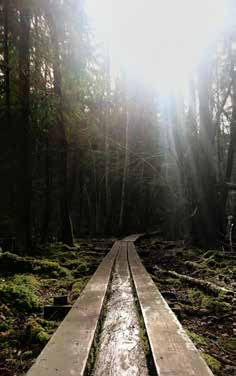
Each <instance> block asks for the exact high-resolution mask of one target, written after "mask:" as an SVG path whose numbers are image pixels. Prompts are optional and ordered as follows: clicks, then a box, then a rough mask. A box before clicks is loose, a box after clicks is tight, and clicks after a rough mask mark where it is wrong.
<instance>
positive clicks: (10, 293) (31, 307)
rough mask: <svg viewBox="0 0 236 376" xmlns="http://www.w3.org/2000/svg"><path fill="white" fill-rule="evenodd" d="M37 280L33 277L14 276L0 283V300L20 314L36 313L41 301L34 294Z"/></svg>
mask: <svg viewBox="0 0 236 376" xmlns="http://www.w3.org/2000/svg"><path fill="white" fill-rule="evenodd" d="M37 283H38V282H37V280H36V279H35V278H34V277H33V276H24V277H22V276H19V275H17V276H15V277H14V278H13V279H11V280H7V281H3V282H1V283H0V300H1V302H2V303H4V304H6V305H7V306H10V307H12V308H13V309H15V310H18V311H19V312H21V313H24V312H26V313H30V312H37V311H39V310H40V308H41V301H40V299H39V298H38V297H37V295H36V293H35V289H36V286H37Z"/></svg>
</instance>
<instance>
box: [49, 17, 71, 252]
mask: <svg viewBox="0 0 236 376" xmlns="http://www.w3.org/2000/svg"><path fill="white" fill-rule="evenodd" d="M46 17H47V20H48V26H49V28H50V32H51V41H52V48H53V74H54V94H55V98H56V107H57V115H56V116H57V119H56V120H57V138H58V144H59V169H60V187H61V192H60V216H61V218H60V219H61V231H60V239H61V241H62V242H63V243H65V244H67V245H70V246H73V231H72V223H71V219H70V214H69V204H68V177H67V163H68V143H67V138H66V127H65V121H64V114H63V97H62V88H61V87H62V83H61V70H60V55H59V50H60V48H59V42H58V36H57V30H56V26H55V23H54V20H53V16H52V14H51V12H50V11H48V12H47V14H46Z"/></svg>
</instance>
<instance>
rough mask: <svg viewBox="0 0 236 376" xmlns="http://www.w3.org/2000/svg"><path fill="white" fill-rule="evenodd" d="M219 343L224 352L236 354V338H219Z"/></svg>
mask: <svg viewBox="0 0 236 376" xmlns="http://www.w3.org/2000/svg"><path fill="white" fill-rule="evenodd" d="M217 342H218V343H219V345H220V346H221V347H222V348H223V349H224V350H226V351H229V352H232V353H235V352H236V338H234V337H222V338H219V339H218V341H217Z"/></svg>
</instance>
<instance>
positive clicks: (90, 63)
mask: <svg viewBox="0 0 236 376" xmlns="http://www.w3.org/2000/svg"><path fill="white" fill-rule="evenodd" d="M227 6H228V8H229V9H228V10H229V12H228V13H229V16H228V22H227V26H226V27H225V30H224V32H221V33H220V35H218V36H217V38H216V39H215V40H214V42H212V43H211V45H210V46H207V51H206V52H207V53H205V54H204V57H202V59H201V61H199V64H198V65H197V69H196V70H195V71H194V73H193V74H192V76H191V77H190V79H189V81H188V87H187V89H186V91H185V92H184V93H183V92H181V93H180V92H178V91H175V90H172V91H171V92H170V93H168V94H163V93H162V92H161V90H159V88H158V87H157V88H156V87H155V88H154V87H151V86H147V85H145V82H144V81H143V80H142V79H139V80H137V79H134V78H133V77H132V76H129V75H128V74H127V72H125V70H120V71H119V72H118V73H116V75H114V73H113V66H112V59H111V58H110V51H109V47H108V46H107V45H106V44H105V43H99V42H97V41H96V38H94V32H93V28H92V27H91V25H90V23H89V19H88V15H87V13H86V6H85V1H84V0H67V1H66V0H61V1H57V0H40V1H36V0H0V250H1V252H0V255H4V254H5V255H8V256H7V257H6V258H4V257H2V256H1V257H2V259H1V260H2V261H0V262H1V263H2V266H1V265H0V269H1V272H3V274H4V272H6V270H5V268H8V267H9V265H10V264H11V265H14V267H13V266H12V267H10V269H11V272H14V273H17V274H18V273H22V272H23V273H24V272H27V273H28V272H29V273H33V274H37V273H39V270H40V273H41V272H42V270H43V271H44V272H45V270H47V271H46V277H45V278H55V276H57V277H58V276H60V277H62V276H63V278H64V285H63V288H62V289H64V290H66V289H67V288H68V286H70V288H71V286H72V282H71V281H72V280H71V279H70V278H71V275H70V277H69V274H68V273H70V271H69V272H68V270H67V269H66V268H67V267H68V268H69V269H71V270H72V271H73V273H74V275H73V278H74V279H75V278H77V279H78V278H81V284H79V288H78V290H79V291H80V289H81V288H82V285H84V283H85V282H86V281H87V279H88V276H90V275H91V274H92V273H93V272H94V270H95V268H96V266H97V265H98V263H99V262H100V261H101V259H102V257H103V255H104V252H105V250H106V247H107V248H109V247H110V245H111V242H110V240H108V245H107V243H106V245H105V248H104V245H103V243H102V246H101V245H97V243H96V244H95V246H94V247H95V248H96V247H97V248H98V249H97V251H99V249H100V248H101V247H102V248H101V249H100V250H101V252H100V253H99V254H98V256H97V257H95V256H94V255H92V256H91V257H90V258H88V255H87V256H86V257H87V258H86V257H85V259H82V262H81V260H80V264H78V263H77V264H76V262H75V257H74V256H73V255H72V253H70V255H69V256H68V257H69V259H68V260H64V259H63V262H62V264H61V266H60V265H58V266H55V265H54V266H53V265H52V264H50V263H53V262H54V261H58V260H59V261H58V262H59V264H60V261H61V260H62V256H60V257H61V259H60V257H59V259H58V258H57V256H55V252H54V251H55V248H53V247H55V244H60V247H61V248H60V249H59V251H60V252H62V250H64V251H65V250H68V249H70V250H71V249H72V251H73V250H74V249H75V248H76V247H77V246H78V242H77V239H78V238H86V239H92V238H95V237H96V238H102V237H103V238H105V237H106V238H108V237H110V238H111V237H114V236H116V237H119V236H123V235H124V236H125V235H126V234H131V233H153V234H159V235H160V236H161V237H162V239H163V241H179V240H180V239H181V240H183V241H184V242H185V243H186V244H191V246H192V247H199V248H202V249H203V248H204V249H205V250H208V249H210V248H214V249H218V248H219V247H220V249H223V250H224V251H227V252H229V253H230V254H231V253H232V252H233V250H234V249H235V241H236V233H235V228H236V225H235V218H236V22H235V19H236V4H235V2H234V1H232V2H230V1H229V2H227ZM141 48H142V45H140V49H141ZM174 60H175V56H173V69H174V64H175V63H174ZM90 243H92V240H91V241H90ZM99 244H100V243H99ZM85 246H86V247H87V244H86V245H85ZM50 247H51V248H50ZM63 247H64V248H63ZM66 247H67V248H66ZM99 247H100V248H99ZM45 249H46V254H43V253H42V252H43V251H42V250H45ZM49 249H50V251H49ZM95 250H96V249H95ZM40 252H41V253H40ZM50 252H51V253H50ZM11 255H13V256H11ZM38 255H39V257H40V260H41V258H42V257H48V259H49V260H50V261H48V262H49V264H47V265H42V264H40V262H41V261H37V262H38V263H39V264H37V265H36V264H35V263H33V264H32V263H31V261H29V260H30V257H38ZM42 255H44V256H42ZM24 257H26V261H25V262H26V263H27V266H26V264H25V263H24ZM27 257H29V259H27ZM63 257H64V256H63ZM66 257H67V256H66ZM73 257H74V258H73ZM4 260H5V261H4ZM27 260H28V261H27ZM4 262H5V263H4ZM17 262H18V263H19V265H20V266H19V268H21V270H20V269H19V270H18V269H17V268H18V266H16V265H18V264H17ZM37 262H36V263H37ZM73 262H74V264H73ZM8 263H9V264H8ZM30 263H31V264H30ZM72 264H73V265H72ZM75 264H76V268H77V269H76V271H74V269H73V268H74V265H75ZM64 267H65V268H64ZM78 268H80V269H79V270H80V272H78ZM36 269H37V271H36ZM53 273H54V274H53ZM73 273H72V274H73ZM76 273H77V274H76ZM4 278H5V277H4ZM7 278H8V277H7ZM14 278H15V277H14ZM17 278H18V277H17ZM25 278H26V277H25ZM27 278H28V277H27ZM27 278H26V280H24V281H23V284H26V285H27V283H29V280H27ZM32 278H34V277H32ZM77 279H76V281H77ZM14 281H15V282H14V283H16V285H17V283H18V282H19V281H18V282H17V281H16V280H14ZM27 281H28V282H27ZM47 281H48V282H47V283H48V285H47V286H46V285H45V286H44V287H43V288H45V289H47V288H48V287H49V286H50V282H49V279H47ZM65 281H66V282H65ZM73 281H74V280H73ZM21 282H22V281H21ZM11 283H13V282H11ZM30 283H32V285H34V284H35V281H32V280H30ZM58 286H59V285H56V286H55V288H54V290H53V291H52V295H53V294H54V293H55V291H56V289H57V288H59V287H61V285H60V286H59V287H58ZM77 286H78V281H77ZM4 288H5V287H4ZM4 288H3V286H2V285H1V284H0V296H1V297H2V296H4V294H3V290H4ZM27 288H28V287H27ZM34 288H35V285H34V287H32V286H31V285H30V289H31V290H32V289H34ZM64 290H63V291H64ZM14 291H15V290H14ZM15 293H16V292H14V294H15ZM26 293H27V292H26ZM1 294H3V295H1ZM23 295H24V294H23ZM75 296H77V295H76V294H75ZM5 304H6V305H5V308H4V309H3V308H2V312H3V315H4V317H5V316H6V317H8V316H7V315H8V313H7V312H8V310H7V309H6V306H7V302H6V301H5ZM36 306H37V304H36V303H35V302H34V300H32V307H36ZM0 307H1V302H0ZM32 307H31V308H32ZM31 308H30V309H29V311H28V312H30V311H31ZM36 308H37V307H36ZM27 309H28V308H27ZM27 309H26V311H27ZM23 312H25V311H24V309H23ZM33 312H34V308H33ZM0 313H1V312H0ZM9 317H10V316H9ZM0 318H1V315H0ZM9 320H10V319H9ZM21 320H22V318H21ZM41 324H42V323H41ZM14 325H15V326H17V325H18V321H17V322H14ZM14 325H13V326H14ZM24 325H25V324H24ZM27 325H28V326H29V324H27ZM37 325H39V323H37ZM28 326H27V328H28ZM49 326H50V325H49ZM52 327H53V325H52V326H50V330H51V328H52ZM31 329H32V328H31ZM1 331H4V329H3V327H1V324H0V332H1ZM47 339H48V338H47ZM44 340H45V338H44V339H43V340H42V343H45V341H44ZM39 342H40V340H39ZM12 346H13V347H14V345H12ZM17 346H18V345H17ZM17 346H16V347H17ZM27 346H28V347H29V346H30V345H29V344H28V345H27ZM3 347H4V346H3ZM0 350H1V345H0ZM25 351H26V352H27V351H29V348H26V349H25ZM37 351H38V350H37ZM37 351H36V353H37ZM4 356H5V355H4ZM4 356H3V358H4ZM32 357H33V356H32ZM3 358H2V359H3ZM13 358H14V355H13ZM0 359H1V357H0ZM4 359H5V358H4ZM230 365H231V364H230ZM14 367H15V366H14V365H12V363H11V366H10V368H9V369H11V370H13V369H15V368H14ZM24 367H25V368H24ZM24 367H23V369H24V370H25V369H27V365H26V366H24ZM2 370H3V371H2V372H3V374H4V375H13V374H17V375H18V374H20V373H11V372H13V371H9V370H6V369H5V368H4V367H3V368H2ZM21 371H22V369H21ZM4 372H5V373H4ZM7 372H9V373H7ZM14 372H15V371H14ZM0 374H1V368H0ZM229 374H230V373H229Z"/></svg>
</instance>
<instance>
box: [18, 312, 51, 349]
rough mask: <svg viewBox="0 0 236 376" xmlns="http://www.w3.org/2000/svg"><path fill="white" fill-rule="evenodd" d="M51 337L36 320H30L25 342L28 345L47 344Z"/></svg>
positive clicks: (27, 325) (27, 324)
mask: <svg viewBox="0 0 236 376" xmlns="http://www.w3.org/2000/svg"><path fill="white" fill-rule="evenodd" d="M49 338H50V335H49V334H48V333H47V332H46V330H45V329H44V328H43V327H42V326H41V325H40V323H39V322H38V321H37V320H36V319H34V318H30V319H29V320H28V321H27V323H26V329H25V335H24V342H25V343H27V344H39V343H40V344H46V343H47V341H48V340H49Z"/></svg>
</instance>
